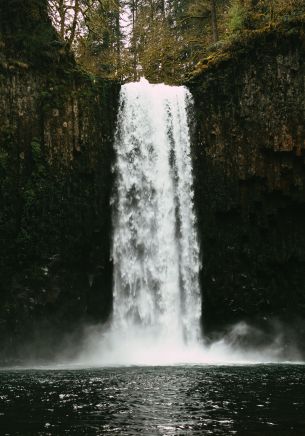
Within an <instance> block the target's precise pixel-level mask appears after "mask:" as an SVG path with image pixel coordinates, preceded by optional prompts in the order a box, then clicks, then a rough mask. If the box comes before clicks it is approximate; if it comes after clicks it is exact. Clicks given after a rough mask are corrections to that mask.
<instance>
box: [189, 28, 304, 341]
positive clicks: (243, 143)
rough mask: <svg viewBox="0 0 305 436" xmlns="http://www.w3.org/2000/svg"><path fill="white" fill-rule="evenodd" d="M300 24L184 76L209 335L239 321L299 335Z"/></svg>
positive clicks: (301, 334) (301, 287)
mask: <svg viewBox="0 0 305 436" xmlns="http://www.w3.org/2000/svg"><path fill="white" fill-rule="evenodd" d="M304 30H305V28H304V24H302V23H294V24H290V25H289V26H288V29H287V28H285V29H275V30H273V31H269V32H262V33H260V34H259V35H256V36H255V37H252V38H249V40H247V41H244V42H239V43H238V44H235V46H234V47H233V51H232V53H231V54H230V53H226V54H225V56H223V59H221V57H220V58H219V60H218V61H216V62H210V65H208V64H207V65H203V66H202V71H201V72H198V73H197V75H195V76H194V77H193V78H192V80H191V81H190V83H189V86H190V89H191V91H192V93H193V96H194V100H195V113H196V132H195V139H194V146H193V160H194V174H195V197H196V198H195V200H196V207H197V212H198V225H199V230H200V237H201V246H202V255H203V268H202V273H201V282H202V289H203V296H204V301H203V312H204V316H203V321H204V328H205V331H206V333H207V334H212V333H213V332H215V331H217V330H221V329H225V328H226V327H227V326H228V325H230V324H233V323H235V322H237V321H240V320H246V321H248V322H252V323H254V324H256V325H259V326H265V328H266V329H270V328H271V327H270V326H271V325H272V323H273V322H274V321H276V322H277V325H279V323H284V324H285V325H286V326H291V327H292V328H293V330H294V332H297V333H298V335H299V339H301V338H303V339H304V336H305V335H304V325H303V321H302V320H304V319H305V226H304V223H305V195H304V194H305V81H304V78H305V36H304Z"/></svg>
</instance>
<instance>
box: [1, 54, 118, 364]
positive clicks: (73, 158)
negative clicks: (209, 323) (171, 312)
mask: <svg viewBox="0 0 305 436" xmlns="http://www.w3.org/2000/svg"><path fill="white" fill-rule="evenodd" d="M10 64H11V60H8V61H7V65H10ZM73 65H74V64H73V63H72V64H69V68H66V66H64V67H59V66H58V67H56V68H52V69H50V70H46V71H43V70H41V68H40V67H36V66H35V65H33V64H30V66H29V68H23V67H22V68H21V67H20V66H18V65H15V67H14V68H2V70H1V77H0V117H1V126H0V182H1V183H0V205H1V206H0V238H1V241H2V242H1V247H0V292H1V295H2V304H1V308H0V344H1V350H3V352H2V353H1V358H2V359H5V358H6V357H7V358H9V357H10V356H12V355H15V357H18V356H16V349H17V350H18V353H17V354H18V355H19V356H20V358H26V357H27V356H26V355H27V353H31V354H32V353H33V351H34V350H35V348H36V350H39V354H37V357H39V355H40V356H45V357H46V356H51V355H54V353H55V351H56V349H58V348H59V345H60V343H62V342H63V340H64V338H65V337H66V335H67V334H70V335H78V337H79V335H80V332H81V329H82V327H83V325H84V324H85V323H88V322H102V321H105V320H106V319H107V317H108V315H109V313H110V311H111V304H112V264H111V260H110V241H111V208H110V196H111V189H112V171H111V168H112V163H113V157H114V151H113V145H112V141H113V136H114V127H115V120H116V109H117V105H118V93H119V85H118V84H117V83H113V82H107V81H102V80H98V79H94V80H91V78H90V77H88V76H86V74H84V73H82V72H81V71H77V70H75V68H74V66H73ZM61 68H62V69H61ZM98 305H99V307H98ZM29 343H31V344H32V345H31V347H30V348H28V344H29Z"/></svg>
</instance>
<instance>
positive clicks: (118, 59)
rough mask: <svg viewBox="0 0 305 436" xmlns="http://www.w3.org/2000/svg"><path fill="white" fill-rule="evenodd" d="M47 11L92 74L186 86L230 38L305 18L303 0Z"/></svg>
mask: <svg viewBox="0 0 305 436" xmlns="http://www.w3.org/2000/svg"><path fill="white" fill-rule="evenodd" d="M33 1H34V0H33ZM37 1H39V0H37ZM49 13H50V15H51V17H52V20H53V23H54V25H55V27H56V29H57V30H58V32H59V35H60V37H61V39H62V40H63V41H65V44H66V46H67V47H72V48H73V49H74V51H75V53H76V57H77V59H78V61H79V62H80V63H81V65H82V66H83V67H84V68H85V69H87V70H89V71H91V72H92V73H94V74H97V75H100V76H102V77H107V78H121V79H122V80H137V78H138V77H139V76H141V75H145V76H146V77H147V78H148V79H150V80H151V81H166V82H181V81H183V80H185V78H186V77H187V75H188V74H189V72H190V71H192V70H193V69H194V67H195V66H196V64H197V63H198V61H200V60H201V59H202V58H204V57H206V56H209V55H210V54H211V53H213V52H215V51H216V52H217V51H219V50H222V47H223V46H224V45H226V44H227V43H230V40H231V38H232V37H233V38H236V37H237V38H242V33H243V32H244V31H245V32H249V31H260V30H261V29H264V28H268V27H270V25H273V24H277V23H278V22H280V21H282V20H285V21H287V20H289V19H290V18H291V17H292V18H293V17H295V16H302V15H304V14H305V2H304V1H303V0H49Z"/></svg>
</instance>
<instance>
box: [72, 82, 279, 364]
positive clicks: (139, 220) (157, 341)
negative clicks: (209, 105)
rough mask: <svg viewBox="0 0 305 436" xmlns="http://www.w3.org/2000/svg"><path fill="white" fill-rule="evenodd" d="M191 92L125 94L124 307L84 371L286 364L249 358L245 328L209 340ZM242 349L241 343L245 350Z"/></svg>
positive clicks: (137, 90)
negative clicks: (204, 330)
mask: <svg viewBox="0 0 305 436" xmlns="http://www.w3.org/2000/svg"><path fill="white" fill-rule="evenodd" d="M191 104H192V98H191V95H190V93H189V92H188V90H187V89H186V88H185V87H182V86H179V87H177V86H166V85H163V84H158V85H152V84H149V83H148V82H147V81H146V80H144V79H142V80H141V81H140V82H138V83H129V84H127V85H124V86H123V87H122V89H121V94H120V107H119V113H118V122H117V130H116V136H115V151H116V163H115V166H114V172H115V176H116V185H115V194H114V195H113V201H112V203H113V204H112V206H113V247H112V257H113V264H114V291H113V297H114V306H113V316H112V319H111V324H110V326H106V328H105V329H104V331H101V330H100V329H99V328H97V329H93V331H92V330H91V329H89V333H88V335H87V340H86V344H85V346H84V350H83V351H82V352H81V354H80V355H79V356H78V358H77V363H78V364H81V365H92V366H95V365H113V364H115V365H129V364H140V365H142V364H149V365H163V364H165V365H168V364H176V363H216V362H218V363H220V362H221V363H224V362H226V363H229V362H231V363H232V362H235V363H236V362H239V363H240V362H243V363H245V362H247V363H249V362H258V361H260V362H272V361H278V360H279V359H280V356H281V352H282V349H283V344H282V342H281V340H278V338H275V340H274V342H273V343H272V344H268V346H266V347H265V348H264V347H263V348H261V349H257V350H256V349H253V350H249V351H247V352H245V350H243V349H241V348H239V347H238V346H235V345H234V344H235V343H236V340H237V341H238V339H239V338H240V337H243V336H245V335H248V337H249V335H251V334H252V333H253V334H255V331H254V330H253V329H251V328H250V327H249V326H247V325H246V324H245V323H240V324H238V325H236V326H233V328H232V330H230V331H229V333H228V335H227V337H226V336H225V337H223V338H222V339H220V340H219V341H217V342H215V343H212V344H210V345H209V346H208V345H206V344H204V343H203V342H202V341H201V334H200V333H201V332H200V316H201V298H200V288H199V280H198V275H199V269H200V261H199V246H198V238H197V234H196V219H195V215H194V207H193V188H192V184H193V181H192V165H191V157H190V133H189V127H188V116H187V113H188V108H191ZM237 343H238V342H237Z"/></svg>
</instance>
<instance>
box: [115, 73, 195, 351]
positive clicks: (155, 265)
mask: <svg viewBox="0 0 305 436" xmlns="http://www.w3.org/2000/svg"><path fill="white" fill-rule="evenodd" d="M190 103H191V96H190V93H189V92H188V90H187V89H186V88H185V87H182V86H179V87H178V86H166V85H163V84H158V85H151V84H149V83H148V82H147V81H146V80H144V79H142V80H141V81H140V82H137V83H129V84H127V85H124V86H123V87H122V90H121V96H120V110H119V115H118V125H117V132H116V139H115V150H116V154H117V161H116V166H115V173H116V196H115V199H114V210H115V212H114V214H115V217H114V236H113V261H114V313H113V328H114V329H117V330H121V331H125V332H134V331H137V330H138V331H141V332H146V333H147V334H148V333H149V334H150V335H151V338H152V337H153V338H154V339H159V341H162V342H163V343H168V344H169V343H170V344H171V346H172V347H173V346H181V345H182V344H191V343H194V342H197V341H198V340H199V337H200V314H201V301H200V290H199V282H198V273H199V248H198V240H197V234H196V226H195V215H194V210H193V189H192V166H191V157H190V134H189V127H188V119H187V107H188V105H189V104H190ZM130 334H132V333H130Z"/></svg>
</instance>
